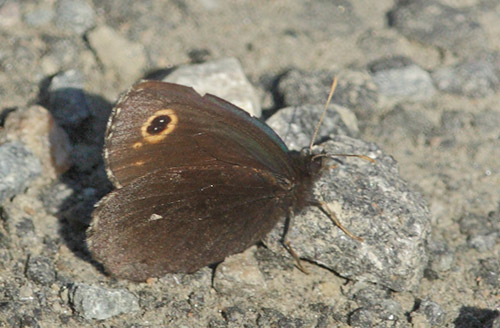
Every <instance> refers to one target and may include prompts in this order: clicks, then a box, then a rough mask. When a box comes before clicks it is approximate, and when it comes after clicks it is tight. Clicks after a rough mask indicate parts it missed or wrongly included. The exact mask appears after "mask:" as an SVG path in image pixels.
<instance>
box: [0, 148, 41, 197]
mask: <svg viewBox="0 0 500 328" xmlns="http://www.w3.org/2000/svg"><path fill="white" fill-rule="evenodd" d="M0 158H1V160H0V202H1V201H4V200H5V199H7V198H9V197H12V196H14V195H16V194H17V193H19V192H22V191H23V190H24V189H25V188H26V187H27V186H28V185H29V184H30V183H31V181H32V180H33V179H34V178H36V177H37V176H39V175H40V174H41V173H42V165H41V163H40V161H39V160H38V158H36V157H35V156H34V155H33V154H32V153H30V152H29V151H28V150H26V148H25V147H24V145H22V144H21V143H19V142H16V141H12V142H6V143H4V144H1V145H0Z"/></svg>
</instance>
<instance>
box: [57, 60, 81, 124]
mask: <svg viewBox="0 0 500 328" xmlns="http://www.w3.org/2000/svg"><path fill="white" fill-rule="evenodd" d="M83 88H84V86H83V77H82V74H81V73H80V72H79V71H76V70H69V71H66V72H63V73H60V74H58V75H56V76H54V77H53V78H52V81H51V83H50V86H49V95H50V96H49V97H50V99H49V101H50V110H51V112H52V114H53V115H54V118H55V119H56V121H57V122H58V123H59V124H60V125H61V126H64V127H77V126H78V125H80V124H81V123H82V122H83V121H84V120H85V119H86V118H88V117H89V115H90V111H89V108H88V104H87V99H86V96H85V92H84V91H83Z"/></svg>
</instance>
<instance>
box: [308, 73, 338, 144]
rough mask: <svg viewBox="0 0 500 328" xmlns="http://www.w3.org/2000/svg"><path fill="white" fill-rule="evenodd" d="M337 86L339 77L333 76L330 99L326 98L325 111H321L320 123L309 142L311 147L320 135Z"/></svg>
mask: <svg viewBox="0 0 500 328" xmlns="http://www.w3.org/2000/svg"><path fill="white" fill-rule="evenodd" d="M335 88H337V77H336V76H335V77H334V78H333V82H332V87H331V88H330V94H329V95H328V99H327V100H326V104H325V107H324V108H323V113H321V117H320V119H319V122H318V124H317V125H316V129H315V130H314V133H313V136H312V138H311V143H310V144H309V149H312V147H313V145H314V140H315V139H316V137H317V136H318V133H319V128H320V127H321V123H323V120H324V119H325V115H326V110H327V109H328V105H330V101H331V100H332V96H333V93H334V92H335Z"/></svg>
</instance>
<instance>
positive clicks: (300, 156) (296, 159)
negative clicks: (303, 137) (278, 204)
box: [289, 149, 324, 213]
mask: <svg viewBox="0 0 500 328" xmlns="http://www.w3.org/2000/svg"><path fill="white" fill-rule="evenodd" d="M289 154H290V156H291V158H292V161H291V162H292V163H293V166H294V172H295V174H294V177H293V187H292V189H291V190H290V194H289V195H290V196H289V198H290V207H291V210H292V211H293V212H294V213H298V212H300V211H301V210H302V209H303V208H304V207H306V206H309V205H311V204H312V203H314V200H315V197H314V195H313V191H312V190H313V185H314V183H315V182H316V180H317V179H318V178H319V177H320V174H321V171H322V169H323V168H324V164H323V159H324V158H323V157H315V156H314V155H313V154H311V153H310V151H309V149H306V150H303V151H301V152H290V153H289Z"/></svg>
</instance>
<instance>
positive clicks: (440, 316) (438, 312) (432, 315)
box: [417, 299, 446, 327]
mask: <svg viewBox="0 0 500 328" xmlns="http://www.w3.org/2000/svg"><path fill="white" fill-rule="evenodd" d="M417 312H420V313H423V314H424V315H425V317H426V319H427V321H428V322H429V323H430V324H431V326H432V327H441V326H442V325H444V323H445V321H446V312H444V310H443V309H442V307H441V306H440V305H439V304H437V303H436V302H433V301H431V300H428V299H426V300H423V301H422V302H421V303H420V305H419V307H418V311H417Z"/></svg>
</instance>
